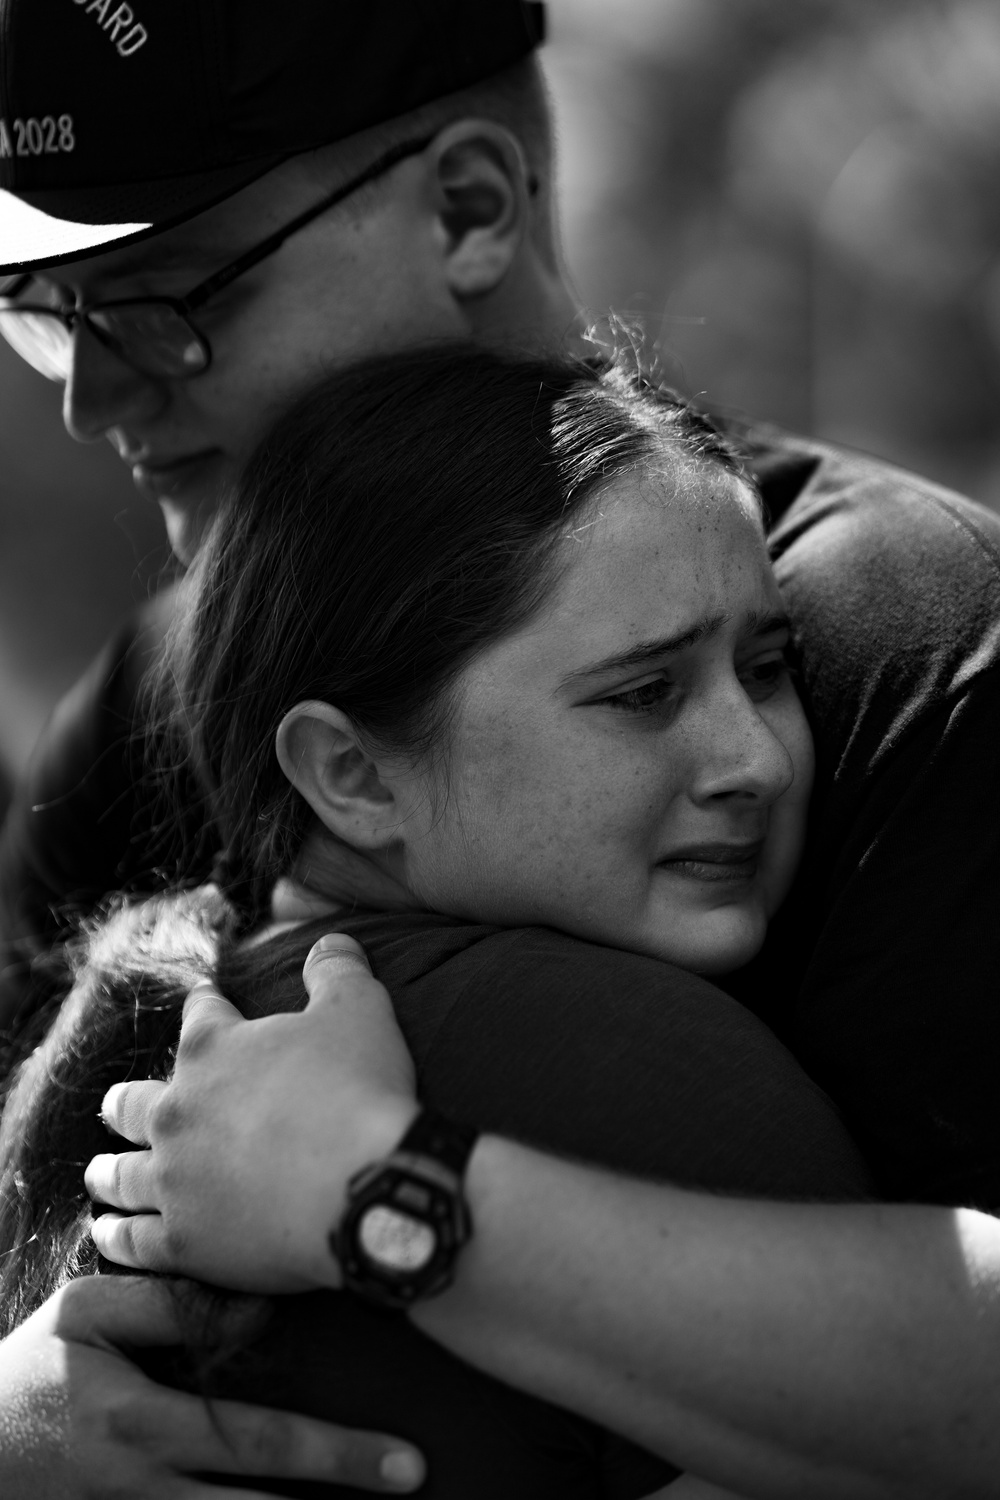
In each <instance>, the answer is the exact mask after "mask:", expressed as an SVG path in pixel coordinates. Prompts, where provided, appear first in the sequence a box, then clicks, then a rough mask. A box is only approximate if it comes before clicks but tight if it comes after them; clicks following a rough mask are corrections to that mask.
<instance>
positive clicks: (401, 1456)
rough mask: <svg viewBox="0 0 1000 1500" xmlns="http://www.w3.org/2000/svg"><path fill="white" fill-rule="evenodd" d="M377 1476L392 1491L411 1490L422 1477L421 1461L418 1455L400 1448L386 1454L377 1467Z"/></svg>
mask: <svg viewBox="0 0 1000 1500" xmlns="http://www.w3.org/2000/svg"><path fill="white" fill-rule="evenodd" d="M379 1474H380V1475H381V1477H382V1478H383V1479H384V1480H385V1482H386V1484H391V1485H392V1487H393V1489H398V1490H411V1489H413V1488H414V1487H415V1486H416V1485H418V1484H419V1483H420V1481H421V1480H422V1479H423V1477H424V1464H423V1459H422V1458H421V1457H420V1455H419V1454H418V1453H414V1452H412V1451H410V1450H407V1449H405V1448H401V1449H399V1451H398V1452H396V1453H387V1454H386V1456H385V1458H383V1460H382V1462H381V1464H380V1465H379Z"/></svg>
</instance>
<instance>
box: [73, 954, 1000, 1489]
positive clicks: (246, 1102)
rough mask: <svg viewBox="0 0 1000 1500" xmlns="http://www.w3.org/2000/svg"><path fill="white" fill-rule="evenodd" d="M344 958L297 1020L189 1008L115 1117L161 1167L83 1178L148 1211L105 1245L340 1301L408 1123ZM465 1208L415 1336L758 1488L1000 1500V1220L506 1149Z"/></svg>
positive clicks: (405, 1073) (201, 1005) (721, 1478)
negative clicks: (348, 1239)
mask: <svg viewBox="0 0 1000 1500" xmlns="http://www.w3.org/2000/svg"><path fill="white" fill-rule="evenodd" d="M338 942H339V943H340V944H343V942H344V940H343V939H339V940H338ZM338 965H339V972H337V971H336V970H335V969H334V966H333V965H324V964H319V965H317V964H316V962H315V960H314V961H313V962H312V964H311V965H310V966H309V967H308V968H307V976H308V979H309V982H310V984H311V985H312V999H311V1001H310V1004H309V1006H308V1007H307V1009H306V1010H305V1011H303V1012H302V1013H301V1014H300V1015H297V1016H280V1017H271V1018H268V1020H267V1021H265V1022H244V1021H242V1019H241V1018H240V1017H239V1016H238V1015H237V1013H236V1012H235V1011H232V1010H231V1008H228V1007H226V1004H225V1002H224V1001H221V1000H218V999H213V998H211V997H205V996H202V997H200V998H198V999H196V1000H195V1002H194V1003H193V1004H192V1005H191V1006H190V1009H189V1014H188V1021H187V1025H186V1027H185V1035H184V1038H183V1040H182V1044H181V1048H180V1052H179V1056H178V1066H177V1072H176V1075H175V1078H174V1080H173V1081H172V1082H171V1083H170V1084H169V1085H164V1084H156V1083H147V1084H142V1085H138V1086H131V1085H126V1086H125V1087H124V1089H123V1090H119V1091H118V1092H117V1094H116V1095H115V1097H114V1098H113V1100H112V1101H111V1115H112V1123H113V1124H114V1125H115V1127H116V1128H117V1129H119V1130H120V1131H121V1133H123V1134H127V1135H129V1136H130V1137H131V1138H133V1139H135V1140H142V1141H147V1142H152V1150H151V1151H150V1152H148V1153H133V1154H132V1155H131V1156H130V1157H127V1158H124V1159H123V1161H124V1162H125V1163H127V1170H122V1171H120V1172H118V1173H117V1174H116V1173H115V1171H114V1169H113V1168H112V1167H111V1166H110V1160H111V1159H108V1158H104V1159H103V1161H101V1162H99V1163H98V1164H96V1165H95V1166H94V1167H92V1168H91V1179H90V1180H91V1186H92V1189H93V1190H96V1191H99V1192H100V1194H101V1196H102V1197H103V1198H104V1199H105V1201H111V1202H116V1203H119V1204H120V1206H121V1207H123V1208H126V1209H130V1210H136V1209H140V1208H144V1209H146V1210H148V1211H147V1212H146V1213H140V1214H138V1215H137V1216H136V1217H134V1218H109V1219H107V1220H105V1221H102V1222H101V1223H100V1224H99V1226H98V1227H97V1236H98V1238H99V1239H100V1242H101V1244H102V1248H103V1249H104V1250H105V1253H111V1254H112V1255H113V1256H114V1258H116V1259H120V1260H123V1261H124V1262H125V1263H132V1264H136V1263H145V1264H149V1265H154V1266H156V1265H159V1266H165V1265H168V1264H171V1263H173V1264H174V1265H175V1266H177V1267H178V1268H180V1269H186V1270H188V1271H192V1272H197V1273H199V1274H203V1275H205V1276H207V1277H209V1278H210V1279H211V1278H212V1276H213V1274H214V1275H215V1276H217V1277H218V1276H219V1275H220V1274H221V1272H222V1268H223V1267H227V1268H228V1269H229V1272H230V1273H231V1271H232V1267H233V1266H234V1265H235V1266H238V1267H239V1270H240V1275H241V1277H242V1279H243V1285H244V1286H246V1287H248V1288H253V1289H261V1288H265V1287H266V1288H267V1289H271V1290H275V1289H281V1288H284V1289H286V1290H290V1289H293V1288H295V1287H297V1286H303V1285H322V1284H328V1285H333V1284H336V1280H337V1269H336V1266H335V1264H334V1263H333V1262H332V1260H331V1258H330V1256H329V1253H328V1250H327V1242H326V1234H327V1230H328V1228H329V1225H330V1224H331V1223H332V1222H334V1221H335V1220H336V1217H337V1215H338V1211H339V1207H340V1204H341V1202H342V1194H343V1185H344V1182H345V1180H346V1178H347V1177H348V1176H349V1175H350V1174H351V1172H353V1171H354V1170H356V1169H357V1168H358V1167H359V1166H361V1165H364V1164H366V1163H367V1162H369V1161H371V1160H372V1159H374V1158H377V1157H379V1156H381V1155H384V1154H385V1153H386V1152H387V1151H388V1150H389V1149H391V1148H392V1147H393V1146H394V1145H395V1143H396V1141H397V1140H398V1138H399V1136H400V1135H401V1134H402V1131H403V1129H404V1128H405V1126H406V1124H407V1123H408V1121H409V1119H410V1118H412V1115H413V1113H414V1111H415V1108H416V1105H415V1102H414V1098H413V1093H412V1087H411V1085H410V1084H409V1083H408V1081H407V1080H408V1078H409V1076H410V1075H409V1068H408V1061H407V1058H406V1055H405V1049H404V1048H403V1046H402V1043H401V1040H400V1037H399V1034H398V1032H397V1030H396V1027H395V1022H394V1020H393V1017H392V1012H391V1008H390V1006H389V1004H388V1000H387V997H386V994H385V991H384V990H383V989H382V987H381V986H379V985H376V984H374V983H373V981H372V980H371V979H369V978H366V977H365V976H364V975H363V974H361V973H359V972H357V971H356V972H354V973H353V974H351V973H350V972H349V971H346V972H345V969H344V961H343V960H338ZM324 971H327V973H328V974H329V978H324ZM273 1023H276V1024H273ZM237 1080H238V1082H237ZM220 1132H224V1133H225V1134H224V1136H223V1135H220ZM206 1139H212V1140H216V1141H220V1142H222V1141H224V1145H220V1147H219V1149H218V1150H212V1151H208V1152H206V1151H205V1149H204V1142H205V1140H206ZM276 1141H280V1142H281V1146H280V1148H279V1147H278V1146H276V1144H275V1142H276ZM319 1142H322V1149H319V1148H318V1145H317V1143H319ZM289 1160H294V1161H295V1162H296V1163H297V1164H298V1165H297V1169H296V1171H295V1173H294V1174H293V1173H289V1171H288V1169H287V1163H288V1161H289ZM168 1182H169V1187H168V1186H167V1185H166V1184H167V1183H168ZM468 1194H469V1199H470V1205H471V1208H472V1213H473V1218H474V1222H475V1226H476V1232H475V1235H474V1237H473V1239H472V1241H471V1243H470V1244H469V1246H468V1247H467V1248H466V1250H465V1251H464V1252H463V1254H462V1257H461V1259H460V1269H459V1274H458V1278H457V1281H456V1283H455V1285H454V1286H453V1288H452V1289H451V1290H449V1291H448V1292H447V1293H445V1294H444V1295H443V1296H441V1297H439V1298H436V1299H433V1300H429V1301H427V1302H426V1303H424V1304H423V1305H422V1306H421V1307H420V1308H419V1309H418V1310H417V1311H416V1312H415V1313H414V1317H415V1319H416V1321H417V1322H418V1324H419V1326H420V1327H421V1328H422V1329H423V1330H424V1331H425V1332H426V1333H428V1334H429V1335H430V1336H431V1337H433V1338H435V1339H437V1340H439V1341H440V1342H442V1343H444V1344H445V1345H446V1346H447V1347H448V1348H450V1349H451V1350H452V1351H454V1352H455V1353H458V1354H460V1355H461V1356H462V1357H464V1358H466V1359H467V1360H469V1361H470V1362H472V1363H473V1364H477V1365H479V1366H481V1367H482V1368H484V1369H487V1370H489V1371H490V1372H491V1373H493V1374H495V1375H499V1376H500V1377H501V1378H503V1379H505V1380H507V1381H509V1382H511V1383H513V1384H515V1385H518V1386H521V1387H523V1388H524V1389H527V1390H529V1391H531V1392H533V1393H535V1394H537V1395H541V1396H545V1397H548V1398H549V1399H552V1400H554V1401H556V1402H558V1403H560V1404H562V1405H564V1406H568V1407H569V1408H571V1409H573V1410H575V1411H577V1412H579V1413H581V1414H583V1415H586V1416H588V1417H591V1418H594V1419H596V1420H597V1421H599V1422H601V1423H602V1424H604V1425H605V1426H608V1427H610V1428H612V1429H614V1430H617V1431H619V1432H621V1433H623V1434H625V1435H626V1436H628V1437H631V1438H633V1439H635V1440H636V1441H638V1442H639V1443H640V1444H642V1445H643V1446H645V1447H647V1448H649V1449H651V1450H652V1451H655V1452H658V1453H661V1454H663V1455H665V1456H667V1457H669V1458H670V1459H671V1460H672V1461H673V1462H675V1463H680V1464H682V1465H684V1466H686V1467H687V1468H688V1469H689V1470H691V1471H692V1472H693V1473H695V1474H699V1475H701V1476H704V1478H705V1479H706V1481H709V1482H712V1483H715V1484H717V1485H721V1486H723V1487H728V1488H731V1489H735V1490H736V1491H738V1492H740V1493H745V1494H746V1495H749V1496H759V1497H774V1500H779V1497H781V1500H791V1497H794V1500H801V1497H802V1496H806V1495H809V1496H817V1497H819V1500H826V1497H831V1500H833V1497H837V1500H840V1497H850V1500H854V1497H857V1500H902V1497H904V1496H905V1497H906V1500H919V1497H926V1500H931V1497H935V1500H937V1497H940V1496H941V1495H942V1494H948V1495H949V1496H952V1497H955V1500H961V1497H979V1496H983V1497H985V1496H994V1495H995V1494H996V1492H997V1487H996V1475H997V1473H998V1472H1000V1434H998V1430H997V1424H996V1420H995V1412H996V1407H997V1401H998V1399H1000V1311H998V1307H1000V1303H998V1299H997V1296H996V1293H997V1290H998V1288H1000V1225H998V1224H997V1222H996V1221H995V1220H993V1219H991V1218H989V1217H987V1216H984V1215H979V1214H976V1213H973V1212H965V1211H949V1210H941V1209H916V1208H915V1209H909V1208H886V1207H883V1206H872V1205H860V1206H849V1205H840V1206H836V1205H834V1206H827V1205H819V1204H811V1205H796V1204H774V1203H758V1202H753V1201H740V1200H736V1199H726V1198H721V1197H712V1196H709V1195H706V1194H700V1193H691V1192H686V1191H683V1190H680V1189H676V1188H670V1187H665V1186H660V1185H651V1184H648V1183H641V1182H637V1181H630V1180H627V1179H625V1178H617V1177H615V1176H612V1175H610V1174H607V1173H603V1172H600V1171H595V1170H593V1169H590V1168H584V1167H580V1166H576V1165H574V1164H572V1163H569V1162H566V1161H561V1160H556V1159H553V1158H548V1157H545V1156H543V1155H541V1154H539V1153H537V1152H534V1151H531V1150H528V1149H526V1148H524V1147H521V1146H518V1145H515V1144H514V1143H512V1142H510V1141H507V1140H504V1139H502V1138H500V1137H497V1136H486V1137H483V1138H481V1139H480V1141H479V1143H478V1145H477V1146H476V1149H475V1151H474V1152H473V1155H472V1158H471V1163H470V1169H469V1173H468ZM261 1202H267V1203H268V1207H269V1211H268V1214H267V1215H266V1216H263V1215H260V1214H259V1213H258V1212H257V1210H256V1209H255V1207H254V1205H259V1204H260V1203H261ZM289 1225H295V1226H296V1231H295V1234H294V1235H293V1236H291V1238H290V1237H289V1235H288V1226H289Z"/></svg>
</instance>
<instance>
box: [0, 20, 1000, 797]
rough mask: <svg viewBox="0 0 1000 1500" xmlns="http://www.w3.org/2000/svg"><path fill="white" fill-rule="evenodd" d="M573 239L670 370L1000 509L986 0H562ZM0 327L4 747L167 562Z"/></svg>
mask: <svg viewBox="0 0 1000 1500" xmlns="http://www.w3.org/2000/svg"><path fill="white" fill-rule="evenodd" d="M549 13H550V35H551V43H550V45H549V47H548V48H547V49H546V62H547V68H548V73H549V77H550V80H551V84H552V89H553V93H554V95H555V100H556V105H557V109H558V114H559V120H560V130H559V140H560V157H561V177H562V184H563V204H564V231H565V248H566V254H567V258H568V261H569V264H570V267H571V270H572V273H573V277H574V280H575V282H576V285H577V287H578V289H579V291H580V293H581V295H582V296H583V298H584V300H585V302H586V303H587V305H588V306H589V307H590V308H592V309H593V311H594V312H595V314H597V315H599V314H601V313H603V312H606V311H607V310H608V309H609V308H611V307H614V308H617V309H619V310H621V311H624V312H626V313H628V314H629V315H631V316H632V317H633V318H636V319H638V320H640V321H641V322H642V323H643V325H644V327H645V328H646V330H647V333H648V335H649V337H650V338H651V339H653V340H655V341H656V342H657V343H658V345H659V347H660V350H661V353H662V356H663V359H664V362H665V363H666V365H667V367H668V370H669V371H670V372H671V377H672V379H673V380H674V382H675V383H676V384H679V385H681V386H683V387H684V388H685V389H686V390H687V391H688V392H690V393H692V394H702V395H704V396H706V397H707V398H708V400H709V401H710V402H711V403H712V404H713V405H714V406H715V407H717V408H723V409H728V410H732V411H737V412H745V413H751V414H753V415H756V416H760V417H766V418H770V419H772V420H774V421H777V422H780V423H782V424H784V425H786V426H788V427H791V428H795V429H797V430H799V431H805V432H810V433H814V434H817V435H820V436H822V437H826V438H830V439H833V440H836V441H838V442H843V443H847V444H850V445H853V446H855V447H858V448H862V449H865V450H867V451H868V452H871V453H875V454H879V455H882V456H884V457H886V458H889V459H891V460H893V461H895V462H897V463H900V464H903V465H905V466H907V467H910V468H914V469H918V470H920V471H921V472H923V473H926V474H929V475H931V476H933V477H934V478H937V479H939V480H942V481H943V482H945V483H947V484H952V485H954V486H956V487H957V488H959V489H962V490H965V491H966V492H967V493H970V494H972V495H974V496H976V497H977V498H978V499H981V500H983V501H985V502H986V503H987V504H989V505H992V506H994V507H995V508H997V509H1000V4H998V3H997V0H875V3H873V0H549ZM164 555H165V554H164V550H163V545H162V531H161V527H160V521H159V513H158V511H157V510H156V508H155V507H153V506H152V505H150V504H149V503H147V502H145V501H143V500H142V499H140V497H138V496H137V495H136V494H135V493H134V491H133V490H132V486H131V482H130V480H129V479H128V477H127V475H126V473H125V471H124V469H123V468H122V466H121V465H120V464H119V462H118V460H117V459H116V458H115V457H114V455H113V454H112V452H111V450H110V448H109V447H108V446H107V445H105V444H100V445H97V446H96V447H90V448H80V447H78V446H77V445H76V444H74V443H72V442H71V441H70V440H69V439H68V438H67V437H66V436H65V434H64V433H63V431H62V428H61V424H60V420H59V392H58V390H57V389H56V388H55V387H53V386H50V385H48V384H47V383H46V382H45V381H44V380H42V379H41V378H40V377H38V376H36V375H34V374H33V373H32V372H31V371H30V370H28V369H27V368H26V367H25V366H22V365H21V364H20V362H19V361H18V360H17V359H16V357H15V356H14V355H13V354H12V352H11V351H10V350H9V349H7V347H6V345H0V766H5V767H7V768H8V769H10V770H14V771H16V770H17V769H18V768H19V767H20V766H21V765H22V764H23V762H24V760H25V758H26V756H27V755H28V754H29V752H30V749H31V745H32V743H33V741H34V739H35V737H36V735H37V733H38V731H39V729H40V727H41V724H42V723H43V721H44V719H45V717H46V716H47V714H48V712H49V711H50V708H51V706H52V704H53V702H54V701H55V699H56V697H57V696H58V695H59V694H60V693H61V692H62V691H63V690H64V689H65V688H66V686H68V684H69V683H70V682H71V681H72V680H73V679H74V677H76V676H77V675H78V673H79V672H80V671H81V669H82V668H83V667H84V665H85V664H86V662H87V661H88V660H89V659H90V657H91V656H92V655H93V654H94V652H95V651H96V650H97V649H98V647H99V646H100V644H101V642H102V641H103V640H104V638H105V637H106V636H107V635H108V634H109V633H110V631H111V630H112V629H113V628H114V626H115V624H116V622H117V621H118V620H119V619H120V618H121V616H122V615H123V614H124V613H125V612H126V610H127V609H128V607H129V605H130V603H132V602H133V601H135V600H137V599H141V598H143V597H144V596H145V594H146V593H147V591H148V590H149V589H150V588H152V587H155V580H156V577H157V574H158V571H159V569H160V568H161V566H162V564H163V562H164Z"/></svg>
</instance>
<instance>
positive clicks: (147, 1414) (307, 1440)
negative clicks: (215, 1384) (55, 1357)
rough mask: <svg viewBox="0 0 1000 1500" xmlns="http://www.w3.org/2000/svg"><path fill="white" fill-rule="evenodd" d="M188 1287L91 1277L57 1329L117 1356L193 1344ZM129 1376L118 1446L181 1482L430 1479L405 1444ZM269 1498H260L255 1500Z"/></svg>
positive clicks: (368, 1484) (380, 1486) (398, 1483)
mask: <svg viewBox="0 0 1000 1500" xmlns="http://www.w3.org/2000/svg"><path fill="white" fill-rule="evenodd" d="M186 1285H187V1284H185V1283H178V1282H165V1281H159V1280H154V1279H152V1278H148V1277H135V1278H130V1277H119V1276H86V1277H82V1278H80V1279H79V1280H77V1281H73V1282H70V1283H69V1284H68V1285H67V1286H66V1287H64V1288H63V1290H62V1291H61V1292H59V1293H57V1295H56V1296H55V1297H53V1298H51V1299H50V1302H49V1304H47V1307H48V1309H49V1312H48V1316H50V1317H51V1318H52V1320H53V1323H54V1326H53V1330H52V1331H53V1332H54V1333H56V1334H58V1335H59V1336H60V1337H61V1338H62V1339H64V1340H66V1341H67V1342H68V1343H69V1344H73V1343H76V1344H84V1345H90V1346H92V1347H96V1348H99V1349H103V1350H105V1351H108V1352H109V1353H112V1352H115V1351H117V1350H118V1349H119V1348H121V1347H125V1348H132V1349H139V1348H148V1347H151V1346H161V1345H171V1344H176V1343H178V1342H180V1341H181V1339H182V1337H183V1333H182V1328H181V1310H182V1307H183V1296H184V1288H185V1286H186ZM36 1316H37V1315H36ZM121 1368H122V1371H123V1373H129V1374H130V1375H134V1380H133V1379H131V1378H130V1380H129V1382H128V1386H127V1388H126V1387H125V1386H124V1385H122V1384H119V1387H118V1391H119V1394H118V1397H117V1398H116V1403H115V1413H114V1427H115V1436H116V1440H117V1441H118V1442H119V1443H120V1444H122V1445H124V1446H126V1447H132V1448H134V1449H136V1450H139V1451H141V1453H142V1454H143V1455H144V1456H145V1457H147V1458H149V1459H150V1460H153V1461H156V1462H157V1463H158V1464H159V1465H160V1466H161V1467H163V1468H166V1469H169V1470H172V1471H174V1472H175V1473H176V1474H178V1475H179V1474H185V1475H186V1474H195V1473H217V1474H227V1475H229V1474H235V1475H240V1474H245V1475H264V1476H270V1477H273V1478H275V1479H277V1478H279V1477H280V1478H281V1479H291V1480H316V1481H319V1482H321V1483H322V1482H323V1481H326V1482H327V1483H331V1484H334V1483H340V1484H344V1485H354V1486H355V1487H356V1488H359V1489H364V1490H374V1491H378V1492H390V1493H397V1494H398V1493H404V1492H407V1491H409V1490H411V1489H415V1488H416V1487H417V1485H418V1484H419V1483H420V1482H421V1481H422V1479H423V1474H424V1465H423V1462H422V1460H421V1458H420V1455H419V1454H418V1453H417V1452H416V1450H415V1449H413V1448H412V1447H410V1446H409V1445H408V1444H406V1443H403V1442H400V1441H399V1440H398V1439H396V1438H392V1437H387V1436H385V1435H384V1434H381V1433H372V1432H350V1431H347V1430H345V1429H342V1428H337V1427H332V1426H330V1425H328V1424H327V1423H325V1422H319V1421H316V1420H315V1419H313V1418H311V1417H303V1416H299V1415H298V1414H297V1413H294V1412H279V1411H270V1410H268V1409H266V1408H264V1407H258V1406H250V1405H246V1404H244V1403H242V1402H236V1401H214V1402H211V1403H209V1402H206V1401H204V1400H203V1399H202V1397H201V1396H191V1395H188V1394H186V1393H184V1392H181V1391H173V1390H169V1389H168V1388H167V1387H165V1386H159V1385H155V1384H154V1383H153V1382H152V1381H150V1380H148V1379H147V1378H146V1377H145V1376H143V1375H141V1373H140V1372H139V1371H138V1370H137V1369H135V1367H134V1366H131V1365H129V1364H126V1363H124V1361H123V1363H122V1367H121ZM109 1492H110V1491H109ZM95 1493H96V1491H95ZM102 1493H103V1491H102ZM130 1493H131V1491H130ZM171 1493H174V1492H173V1491H171ZM176 1493H177V1495H178V1496H180V1495H181V1494H183V1495H184V1500H202V1496H204V1500H209V1497H212V1500H214V1497H215V1496H216V1495H217V1494H218V1489H217V1488H216V1487H215V1486H207V1485H206V1486H204V1487H201V1486H199V1485H198V1484H196V1483H195V1482H194V1481H191V1482H190V1483H189V1482H187V1481H185V1482H184V1485H183V1488H182V1487H181V1485H180V1484H177V1486H176ZM227 1493H229V1494H231V1495H233V1496H234V1497H237V1496H240V1495H244V1494H246V1496H247V1500H250V1492H249V1491H246V1492H244V1491H243V1490H239V1489H227ZM259 1493H260V1492H259V1491H256V1490H255V1491H253V1495H254V1496H255V1497H259Z"/></svg>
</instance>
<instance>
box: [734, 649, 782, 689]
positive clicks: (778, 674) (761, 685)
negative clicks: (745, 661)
mask: <svg viewBox="0 0 1000 1500" xmlns="http://www.w3.org/2000/svg"><path fill="white" fill-rule="evenodd" d="M794 676H795V669H794V667H793V666H792V664H791V662H790V661H789V660H788V657H787V656H786V655H785V654H784V653H782V655H781V656H771V657H768V658H767V660H766V661H757V662H753V663H752V664H751V665H750V666H749V667H744V669H743V671H742V672H741V673H740V681H741V682H742V683H743V685H744V687H745V688H746V690H747V692H748V693H749V695H750V697H751V698H768V697H770V695H771V694H772V693H774V692H776V691H777V689H778V688H780V687H781V686H783V684H784V683H786V682H787V681H788V680H789V679H790V678H792V677H794Z"/></svg>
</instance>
